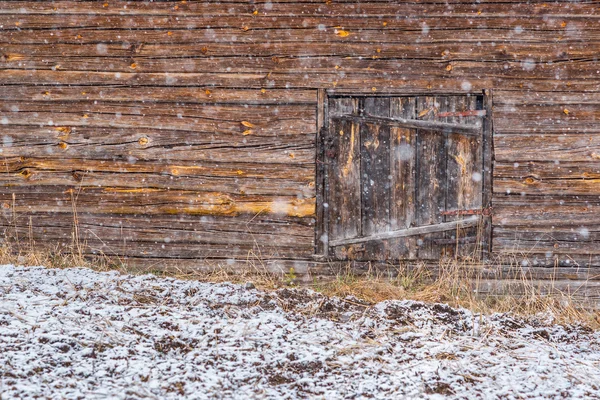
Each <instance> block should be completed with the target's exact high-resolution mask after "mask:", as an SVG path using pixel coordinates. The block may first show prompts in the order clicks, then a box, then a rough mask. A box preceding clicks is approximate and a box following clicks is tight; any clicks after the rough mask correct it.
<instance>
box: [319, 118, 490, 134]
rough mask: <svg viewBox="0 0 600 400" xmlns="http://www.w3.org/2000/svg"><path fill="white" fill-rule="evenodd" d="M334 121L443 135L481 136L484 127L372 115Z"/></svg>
mask: <svg viewBox="0 0 600 400" xmlns="http://www.w3.org/2000/svg"><path fill="white" fill-rule="evenodd" d="M331 118H332V119H348V120H351V121H354V122H359V123H360V122H363V123H373V124H381V123H385V124H386V125H389V126H395V127H399V128H416V129H426V130H429V131H439V132H441V133H445V134H448V133H458V134H462V135H468V136H481V134H482V127H481V126H478V125H462V124H452V123H448V122H437V121H422V120H418V119H405V118H387V117H374V116H371V115H366V116H358V115H332V116H331Z"/></svg>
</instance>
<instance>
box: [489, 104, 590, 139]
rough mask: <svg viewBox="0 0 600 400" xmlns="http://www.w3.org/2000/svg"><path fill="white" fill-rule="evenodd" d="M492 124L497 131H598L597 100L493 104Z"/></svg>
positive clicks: (546, 132)
mask: <svg viewBox="0 0 600 400" xmlns="http://www.w3.org/2000/svg"><path fill="white" fill-rule="evenodd" d="M494 118H495V124H494V128H495V130H496V132H498V133H504V134H506V133H518V134H522V133H538V134H550V133H565V134H568V133H598V132H600V126H599V125H598V124H595V123H590V121H596V120H598V119H600V107H599V106H598V104H580V105H575V104H573V105H568V106H567V105H538V104H527V105H497V106H495V107H494Z"/></svg>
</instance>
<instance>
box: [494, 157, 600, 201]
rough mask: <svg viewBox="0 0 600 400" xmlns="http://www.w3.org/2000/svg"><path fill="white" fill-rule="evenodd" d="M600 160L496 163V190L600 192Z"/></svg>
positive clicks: (506, 191) (505, 191)
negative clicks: (599, 162)
mask: <svg viewBox="0 0 600 400" xmlns="http://www.w3.org/2000/svg"><path fill="white" fill-rule="evenodd" d="M599 183H600V166H599V165H598V163H597V162H580V163H577V162H575V163H571V162H563V163H556V162H554V161H550V162H528V163H512V164H510V163H508V164H507V163H498V162H497V163H496V164H495V166H494V192H495V193H506V194H510V193H514V194H522V195H528V194H534V195H561V194H567V195H582V196H589V195H600V185H599Z"/></svg>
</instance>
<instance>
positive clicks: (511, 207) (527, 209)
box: [493, 194, 600, 230]
mask: <svg viewBox="0 0 600 400" xmlns="http://www.w3.org/2000/svg"><path fill="white" fill-rule="evenodd" d="M598 215H600V198H599V197H598V196H590V197H583V196H566V195H561V196H520V195H508V196H506V195H498V194H496V195H494V218H493V219H494V226H507V227H511V226H512V227H521V228H524V229H527V228H528V227H529V228H530V229H533V230H535V229H536V228H537V227H538V226H566V227H569V229H570V228H571V227H581V226H586V225H587V224H590V223H594V222H595V221H597V217H598Z"/></svg>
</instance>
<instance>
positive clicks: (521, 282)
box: [314, 260, 600, 329]
mask: <svg viewBox="0 0 600 400" xmlns="http://www.w3.org/2000/svg"><path fill="white" fill-rule="evenodd" d="M496 263H497V267H493V266H492V267H490V265H485V266H484V265H483V264H481V263H480V262H477V261H475V260H445V261H443V262H440V263H439V264H438V265H437V266H431V265H430V266H426V265H423V264H421V265H417V266H413V267H391V269H392V270H393V271H394V276H393V277H390V276H389V270H388V271H386V272H385V273H381V272H379V271H378V270H375V269H373V270H370V271H367V272H366V273H365V274H362V275H360V276H357V275H356V274H354V273H353V271H352V270H351V269H349V268H348V269H346V270H345V271H343V272H341V273H339V274H338V275H337V276H336V278H335V279H332V280H329V281H326V282H325V283H320V284H315V285H314V287H315V289H316V290H318V291H320V292H322V293H324V294H326V295H330V296H339V297H345V296H355V297H357V298H359V299H362V300H366V301H368V302H371V303H377V302H380V301H384V300H400V299H409V300H416V301H425V302H441V303H448V304H449V305H451V306H453V307H463V308H466V309H469V310H472V311H474V312H476V313H481V314H485V315H490V314H493V313H513V314H516V315H519V316H522V317H526V318H528V317H532V316H544V317H545V318H552V319H553V321H554V322H555V323H562V324H583V325H585V326H588V327H590V328H592V329H600V313H599V312H598V311H597V310H595V309H594V308H593V307H590V302H589V301H588V300H586V299H585V298H582V297H580V296H577V295H576V294H571V293H565V292H563V291H561V290H559V289H557V288H556V287H554V286H553V281H552V280H551V279H550V280H547V281H546V282H544V284H542V285H540V284H537V283H536V282H535V281H534V280H533V279H531V277H529V276H528V274H527V272H526V270H525V269H524V268H522V267H521V266H520V264H514V263H513V264H512V266H511V264H510V263H508V262H507V261H506V260H502V261H500V260H497V261H496ZM501 265H502V266H504V268H500V266H501ZM507 265H508V267H506V266H507ZM484 269H485V270H487V271H488V275H489V271H490V270H492V271H493V270H503V271H504V272H502V273H498V275H497V276H496V278H497V279H496V280H495V281H496V282H495V283H496V285H495V286H493V287H492V288H489V287H487V286H488V284H489V281H490V279H487V280H486V279H484V274H483V271H484ZM492 281H493V280H492ZM582 283H583V282H582ZM484 287H485V290H483V288H484Z"/></svg>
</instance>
